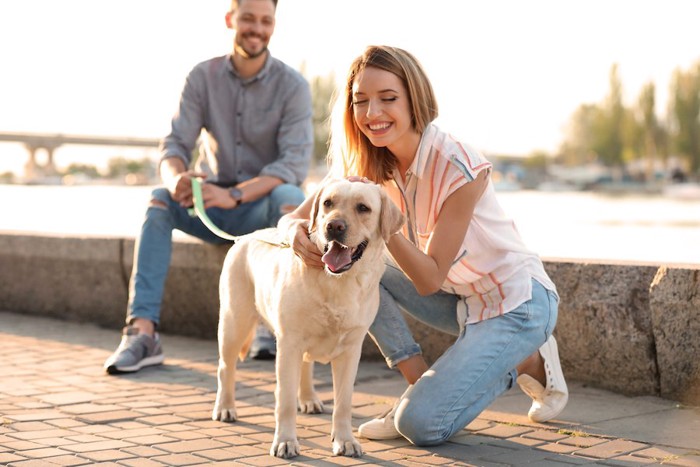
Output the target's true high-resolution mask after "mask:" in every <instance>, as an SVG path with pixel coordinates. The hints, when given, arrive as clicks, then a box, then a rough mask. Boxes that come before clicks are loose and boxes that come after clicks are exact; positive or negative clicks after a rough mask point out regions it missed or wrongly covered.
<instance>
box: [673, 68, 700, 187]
mask: <svg viewBox="0 0 700 467" xmlns="http://www.w3.org/2000/svg"><path fill="white" fill-rule="evenodd" d="M671 96H672V97H671V103H670V106H671V109H670V120H671V140H672V145H673V148H674V150H675V151H677V153H678V154H679V155H681V156H682V157H684V158H685V159H686V160H687V161H688V165H689V166H690V170H691V172H692V173H695V174H697V173H698V172H699V171H700V62H698V63H697V64H696V65H695V67H694V69H692V68H691V70H688V71H685V72H684V71H682V70H680V69H678V70H676V71H675V72H674V75H673V79H672V82H671Z"/></svg>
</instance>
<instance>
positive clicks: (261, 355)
mask: <svg viewBox="0 0 700 467" xmlns="http://www.w3.org/2000/svg"><path fill="white" fill-rule="evenodd" d="M275 355H276V353H275V352H272V351H270V350H267V349H261V350H258V351H257V352H253V353H251V358H252V359H253V360H274V359H275V358H276V357H275Z"/></svg>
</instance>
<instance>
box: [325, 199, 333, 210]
mask: <svg viewBox="0 0 700 467" xmlns="http://www.w3.org/2000/svg"><path fill="white" fill-rule="evenodd" d="M323 205H324V206H325V207H327V208H329V207H331V206H333V202H332V201H331V200H330V199H326V200H325V201H324V202H323Z"/></svg>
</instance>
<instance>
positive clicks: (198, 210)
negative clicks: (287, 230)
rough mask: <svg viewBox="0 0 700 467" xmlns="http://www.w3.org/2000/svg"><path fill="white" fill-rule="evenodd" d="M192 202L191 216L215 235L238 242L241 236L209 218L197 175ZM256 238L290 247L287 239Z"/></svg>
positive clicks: (200, 182)
mask: <svg viewBox="0 0 700 467" xmlns="http://www.w3.org/2000/svg"><path fill="white" fill-rule="evenodd" d="M192 202H193V204H194V206H193V207H191V208H190V209H188V212H189V214H190V216H192V217H195V216H196V217H199V219H200V220H201V221H202V223H203V224H204V225H205V226H206V227H207V228H208V229H209V230H211V231H212V232H213V233H214V234H215V235H217V236H218V237H221V238H223V239H224V240H231V241H232V242H236V241H238V240H239V239H240V238H241V236H235V235H231V234H229V233H227V232H224V231H223V230H221V229H220V228H219V227H217V226H216V224H214V222H213V221H212V220H211V219H210V218H209V216H208V215H207V211H206V209H204V200H203V199H202V181H201V180H200V179H199V178H196V177H193V178H192ZM254 238H255V239H256V240H260V241H261V242H265V243H269V244H270V245H275V246H278V247H281V248H289V247H290V245H289V243H288V242H286V241H281V242H280V241H275V240H269V239H265V238H262V237H260V236H255V237H254Z"/></svg>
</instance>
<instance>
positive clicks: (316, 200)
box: [309, 186, 323, 232]
mask: <svg viewBox="0 0 700 467" xmlns="http://www.w3.org/2000/svg"><path fill="white" fill-rule="evenodd" d="M322 193H323V186H321V187H319V189H318V190H316V194H315V195H314V204H313V205H312V206H311V216H310V217H311V218H310V219H309V232H313V231H314V230H316V216H317V215H318V208H319V203H320V202H321V194H322Z"/></svg>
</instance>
